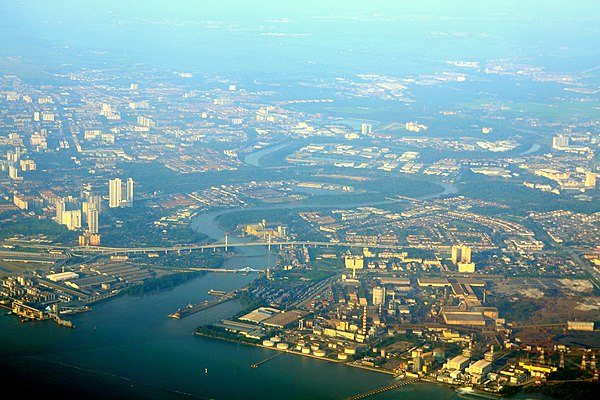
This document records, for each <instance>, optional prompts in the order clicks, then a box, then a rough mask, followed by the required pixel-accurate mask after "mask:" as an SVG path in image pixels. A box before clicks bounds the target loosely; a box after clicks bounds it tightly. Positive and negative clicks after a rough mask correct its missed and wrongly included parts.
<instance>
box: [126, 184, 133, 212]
mask: <svg viewBox="0 0 600 400" xmlns="http://www.w3.org/2000/svg"><path fill="white" fill-rule="evenodd" d="M126 201H127V207H133V178H127V198H126Z"/></svg>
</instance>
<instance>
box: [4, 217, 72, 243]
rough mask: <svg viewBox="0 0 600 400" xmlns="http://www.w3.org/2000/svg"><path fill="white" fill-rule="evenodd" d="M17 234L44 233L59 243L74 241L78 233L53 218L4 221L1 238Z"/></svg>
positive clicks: (32, 234)
mask: <svg viewBox="0 0 600 400" xmlns="http://www.w3.org/2000/svg"><path fill="white" fill-rule="evenodd" d="M16 235H23V236H34V235H44V236H48V237H50V238H52V239H53V240H54V241H56V242H59V243H74V242H76V241H77V233H75V232H72V231H69V230H68V229H67V228H66V226H65V225H59V224H57V223H56V222H54V221H52V220H51V219H38V218H21V219H18V220H14V221H9V222H4V223H3V225H2V229H0V239H6V238H9V237H12V236H16Z"/></svg>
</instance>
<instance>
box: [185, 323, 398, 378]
mask: <svg viewBox="0 0 600 400" xmlns="http://www.w3.org/2000/svg"><path fill="white" fill-rule="evenodd" d="M192 334H193V335H197V336H201V337H206V338H209V339H215V340H222V341H225V342H230V343H236V344H243V345H248V346H254V347H259V348H261V349H267V350H275V351H278V352H280V353H288V354H292V355H297V356H303V357H309V358H314V359H315V360H321V361H328V362H331V363H335V364H340V365H345V366H348V367H353V368H360V369H364V370H367V371H372V372H378V373H381V374H386V375H392V376H393V377H398V375H397V374H396V373H394V372H392V371H387V370H384V369H381V368H373V367H367V366H365V365H357V364H353V363H351V362H348V361H342V360H334V359H331V358H327V357H319V356H315V355H314V354H305V353H301V352H297V351H294V350H291V349H289V348H288V349H285V350H284V349H278V348H277V347H274V346H273V347H269V346H263V345H262V344H259V343H249V342H243V341H241V340H235V339H227V338H221V337H217V336H211V335H207V334H204V333H200V332H197V331H194V332H192Z"/></svg>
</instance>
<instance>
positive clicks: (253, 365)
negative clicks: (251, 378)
mask: <svg viewBox="0 0 600 400" xmlns="http://www.w3.org/2000/svg"><path fill="white" fill-rule="evenodd" d="M283 354H285V353H284V352H281V353H277V354H275V355H274V356H271V357H269V358H265V359H264V360H261V361H259V362H257V363H254V364H252V365H250V367H252V368H258V367H259V366H260V365H262V364H264V363H266V362H267V361H271V360H272V359H274V358H276V357H279V356H281V355H283Z"/></svg>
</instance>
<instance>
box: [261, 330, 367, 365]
mask: <svg viewBox="0 0 600 400" xmlns="http://www.w3.org/2000/svg"><path fill="white" fill-rule="evenodd" d="M262 344H263V346H265V347H275V348H277V349H279V350H288V349H289V348H290V345H289V344H287V343H285V342H282V341H281V338H280V337H279V336H273V337H272V338H271V339H267V340H263V342H262ZM296 350H298V351H300V352H301V353H302V354H312V355H314V356H316V357H325V355H326V354H327V353H326V352H325V350H322V349H321V348H320V346H319V345H318V344H316V343H314V344H311V345H310V346H308V345H305V344H298V346H296ZM355 354H356V349H355V348H354V347H346V348H344V352H343V353H338V355H337V358H338V360H342V361H346V360H348V357H349V356H353V355H355Z"/></svg>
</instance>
